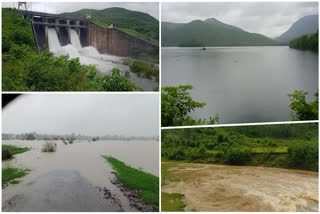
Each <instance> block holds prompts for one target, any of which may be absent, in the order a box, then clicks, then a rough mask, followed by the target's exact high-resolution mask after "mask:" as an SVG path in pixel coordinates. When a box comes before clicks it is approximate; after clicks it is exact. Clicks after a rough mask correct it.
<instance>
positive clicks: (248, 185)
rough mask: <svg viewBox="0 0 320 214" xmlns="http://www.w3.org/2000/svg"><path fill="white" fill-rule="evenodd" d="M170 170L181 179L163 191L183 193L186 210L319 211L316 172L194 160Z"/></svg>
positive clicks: (164, 187)
mask: <svg viewBox="0 0 320 214" xmlns="http://www.w3.org/2000/svg"><path fill="white" fill-rule="evenodd" d="M169 170H170V172H172V173H174V174H175V175H177V176H178V177H180V178H181V181H180V182H171V183H168V184H167V185H165V186H162V191H164V192H167V193H181V194H184V196H185V203H186V205H187V206H186V208H185V210H186V211H192V210H196V211H219V212H226V211H228V212H236V211H238V212H260V211H264V212H269V211H277V212H316V211H318V200H319V199H318V193H319V192H318V173H315V172H310V171H303V170H291V169H279V168H265V167H254V166H227V165H213V164H195V163H176V164H175V165H174V166H173V167H170V168H169Z"/></svg>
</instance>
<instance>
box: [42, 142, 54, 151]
mask: <svg viewBox="0 0 320 214" xmlns="http://www.w3.org/2000/svg"><path fill="white" fill-rule="evenodd" d="M56 150H57V144H56V143H49V142H47V143H45V144H44V145H43V147H42V151H43V152H55V151H56Z"/></svg>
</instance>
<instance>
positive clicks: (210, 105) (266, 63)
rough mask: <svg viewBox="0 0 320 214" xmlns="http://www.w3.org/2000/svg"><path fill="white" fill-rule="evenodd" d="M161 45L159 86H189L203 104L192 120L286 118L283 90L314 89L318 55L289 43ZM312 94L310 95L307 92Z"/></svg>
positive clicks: (268, 120)
mask: <svg viewBox="0 0 320 214" xmlns="http://www.w3.org/2000/svg"><path fill="white" fill-rule="evenodd" d="M200 49H201V48H162V60H161V63H162V64H161V69H162V70H161V74H162V76H161V86H178V85H184V84H191V85H193V86H194V89H193V91H192V93H191V95H192V98H193V99H194V100H197V101H201V102H206V103H207V105H206V106H205V107H204V108H202V109H197V110H196V111H194V112H192V113H191V116H192V117H194V118H209V117H210V116H214V115H215V114H218V115H219V116H220V123H246V122H273V121H288V120H291V117H290V108H289V98H288V94H289V93H293V92H294V90H305V91H308V92H309V93H310V97H308V99H310V98H312V99H314V97H313V94H314V93H315V92H316V91H317V89H318V55H316V54H314V53H311V52H308V51H305V52H304V51H299V50H294V49H290V48H289V47H284V46H282V47H219V48H217V47H214V48H213V47H209V48H207V49H206V50H205V51H203V50H200ZM311 95H312V96H311Z"/></svg>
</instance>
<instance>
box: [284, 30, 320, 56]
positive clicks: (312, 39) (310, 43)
mask: <svg viewBox="0 0 320 214" xmlns="http://www.w3.org/2000/svg"><path fill="white" fill-rule="evenodd" d="M289 47H290V48H294V49H299V50H310V51H313V52H317V53H318V32H317V33H315V34H312V35H304V36H301V37H298V38H296V39H294V40H292V41H290V43H289Z"/></svg>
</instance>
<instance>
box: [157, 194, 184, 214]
mask: <svg viewBox="0 0 320 214" xmlns="http://www.w3.org/2000/svg"><path fill="white" fill-rule="evenodd" d="M183 199H184V196H183V195H182V194H180V193H172V194H169V193H166V192H161V211H163V212H170V211H171V212H172V211H173V212H179V211H184V207H185V206H186V205H185V204H184V202H183Z"/></svg>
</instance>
